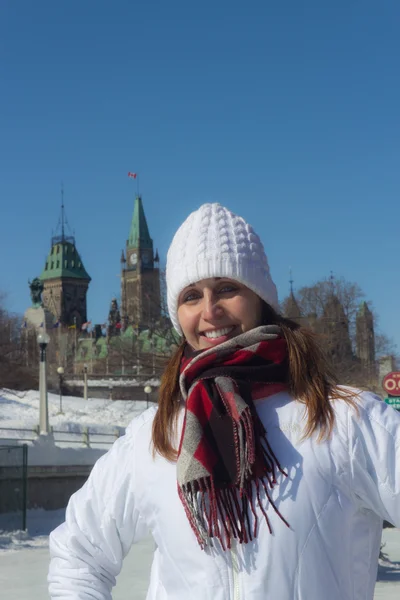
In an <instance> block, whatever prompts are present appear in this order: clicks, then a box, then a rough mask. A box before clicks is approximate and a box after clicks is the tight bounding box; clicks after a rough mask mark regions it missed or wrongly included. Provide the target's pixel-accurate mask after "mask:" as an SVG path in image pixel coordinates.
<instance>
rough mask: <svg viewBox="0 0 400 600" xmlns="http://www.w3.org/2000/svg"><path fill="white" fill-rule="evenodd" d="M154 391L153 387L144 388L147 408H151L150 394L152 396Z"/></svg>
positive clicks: (146, 386)
mask: <svg viewBox="0 0 400 600" xmlns="http://www.w3.org/2000/svg"><path fill="white" fill-rule="evenodd" d="M152 391H153V390H152V389H151V385H145V386H144V393H145V394H146V408H149V394H151V392H152Z"/></svg>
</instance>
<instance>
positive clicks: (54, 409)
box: [0, 390, 146, 438]
mask: <svg viewBox="0 0 400 600" xmlns="http://www.w3.org/2000/svg"><path fill="white" fill-rule="evenodd" d="M143 396H144V393H143ZM48 403H49V421H50V425H51V426H52V427H53V428H54V429H60V430H63V431H71V432H76V431H81V430H82V427H83V426H84V427H89V428H90V429H92V428H93V430H96V431H99V432H104V431H113V430H115V429H116V428H117V427H120V428H122V429H123V428H125V427H126V426H127V425H128V423H129V422H130V421H131V420H132V418H133V417H134V416H135V415H136V414H138V413H139V412H141V411H143V409H144V408H145V407H146V402H145V398H143V402H141V401H129V400H96V399H95V398H90V399H89V400H87V401H85V400H83V398H77V397H73V396H63V398H62V411H63V414H60V399H59V396H58V394H48ZM0 409H1V410H0V437H2V438H5V437H13V436H11V433H12V432H4V431H3V430H2V428H14V427H15V428H16V427H19V428H25V429H33V428H34V427H36V426H37V424H38V423H39V392H38V391H37V390H30V391H28V392H14V391H12V390H2V391H1V392H0ZM14 437H15V436H14Z"/></svg>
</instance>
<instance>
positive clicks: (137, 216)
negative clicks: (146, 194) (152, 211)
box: [128, 196, 153, 250]
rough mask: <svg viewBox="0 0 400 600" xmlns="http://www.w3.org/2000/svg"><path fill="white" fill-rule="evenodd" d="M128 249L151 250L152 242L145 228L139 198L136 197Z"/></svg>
mask: <svg viewBox="0 0 400 600" xmlns="http://www.w3.org/2000/svg"><path fill="white" fill-rule="evenodd" d="M128 248H141V249H144V248H146V249H148V250H152V249H153V240H152V239H151V237H150V234H149V228H148V227H147V221H146V217H145V216H144V210H143V204H142V198H141V196H136V198H135V206H134V209H133V217H132V223H131V229H130V231H129V239H128Z"/></svg>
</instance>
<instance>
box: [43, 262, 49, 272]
mask: <svg viewBox="0 0 400 600" xmlns="http://www.w3.org/2000/svg"><path fill="white" fill-rule="evenodd" d="M48 268H49V263H48V262H47V263H46V266H45V268H44V270H45V271H47V269H48Z"/></svg>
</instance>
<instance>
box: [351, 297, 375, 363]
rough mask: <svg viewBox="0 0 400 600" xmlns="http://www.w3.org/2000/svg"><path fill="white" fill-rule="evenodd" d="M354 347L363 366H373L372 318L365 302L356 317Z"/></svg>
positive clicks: (373, 333) (373, 335)
mask: <svg viewBox="0 0 400 600" xmlns="http://www.w3.org/2000/svg"><path fill="white" fill-rule="evenodd" d="M356 347H357V356H358V358H359V359H360V361H361V363H362V364H363V365H364V366H366V367H368V366H370V365H373V364H375V332H374V316H373V314H372V312H371V311H370V309H369V308H368V304H367V303H366V302H363V303H362V304H361V306H360V308H359V310H358V312H357V316H356Z"/></svg>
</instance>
